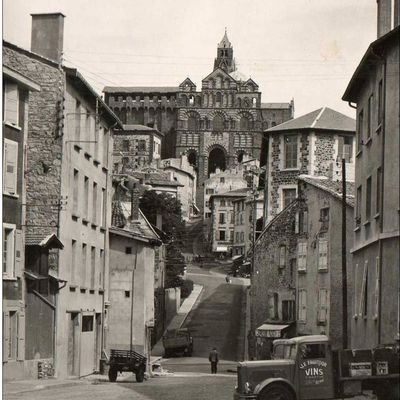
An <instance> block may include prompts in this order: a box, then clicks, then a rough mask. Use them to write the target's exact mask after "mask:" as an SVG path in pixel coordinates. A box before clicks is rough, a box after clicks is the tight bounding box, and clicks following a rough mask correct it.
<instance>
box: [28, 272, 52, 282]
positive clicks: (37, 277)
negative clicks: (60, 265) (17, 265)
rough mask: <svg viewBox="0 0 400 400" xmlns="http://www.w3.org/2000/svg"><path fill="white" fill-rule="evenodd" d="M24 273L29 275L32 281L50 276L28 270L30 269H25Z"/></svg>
mask: <svg viewBox="0 0 400 400" xmlns="http://www.w3.org/2000/svg"><path fill="white" fill-rule="evenodd" d="M24 274H25V276H26V277H27V279H30V280H32V281H41V280H44V279H47V278H48V276H44V275H40V274H38V273H37V272H33V271H28V270H25V271H24Z"/></svg>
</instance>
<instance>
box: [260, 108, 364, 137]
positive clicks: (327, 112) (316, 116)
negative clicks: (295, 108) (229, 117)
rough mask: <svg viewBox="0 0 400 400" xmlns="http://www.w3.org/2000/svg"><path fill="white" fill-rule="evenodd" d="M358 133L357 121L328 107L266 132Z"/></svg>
mask: <svg viewBox="0 0 400 400" xmlns="http://www.w3.org/2000/svg"><path fill="white" fill-rule="evenodd" d="M308 129H312V130H328V131H346V132H355V131H356V120H355V119H353V118H350V117H348V116H347V115H344V114H342V113H340V112H338V111H335V110H332V109H331V108H328V107H322V108H319V109H318V110H315V111H312V112H310V113H308V114H305V115H302V116H301V117H298V118H294V119H291V120H289V121H286V122H284V123H283V124H280V125H277V126H274V127H272V128H270V129H267V130H266V131H265V132H285V131H295V130H308Z"/></svg>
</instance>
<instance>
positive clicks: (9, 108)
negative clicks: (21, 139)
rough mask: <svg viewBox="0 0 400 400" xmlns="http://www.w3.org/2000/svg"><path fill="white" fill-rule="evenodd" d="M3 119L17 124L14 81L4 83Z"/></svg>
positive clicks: (16, 94)
mask: <svg viewBox="0 0 400 400" xmlns="http://www.w3.org/2000/svg"><path fill="white" fill-rule="evenodd" d="M4 106H5V109H4V114H5V115H4V119H5V120H6V121H7V122H11V123H12V124H13V125H18V86H17V85H16V84H15V83H14V84H11V83H7V84H6V85H5V105H4Z"/></svg>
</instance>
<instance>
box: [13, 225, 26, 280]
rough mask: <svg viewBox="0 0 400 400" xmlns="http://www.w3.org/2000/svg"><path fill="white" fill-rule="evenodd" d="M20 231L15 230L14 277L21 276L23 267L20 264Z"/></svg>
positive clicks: (21, 245) (21, 263)
mask: <svg viewBox="0 0 400 400" xmlns="http://www.w3.org/2000/svg"><path fill="white" fill-rule="evenodd" d="M22 249H23V243H22V231H21V230H19V229H17V230H16V231H15V266H14V268H15V276H17V277H18V276H21V275H22V271H23V269H24V265H23V262H22Z"/></svg>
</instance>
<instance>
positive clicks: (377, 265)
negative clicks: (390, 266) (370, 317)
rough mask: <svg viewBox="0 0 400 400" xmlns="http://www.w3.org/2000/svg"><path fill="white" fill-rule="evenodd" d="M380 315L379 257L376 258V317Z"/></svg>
mask: <svg viewBox="0 0 400 400" xmlns="http://www.w3.org/2000/svg"><path fill="white" fill-rule="evenodd" d="M378 315H379V257H376V260H375V318H378Z"/></svg>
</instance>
